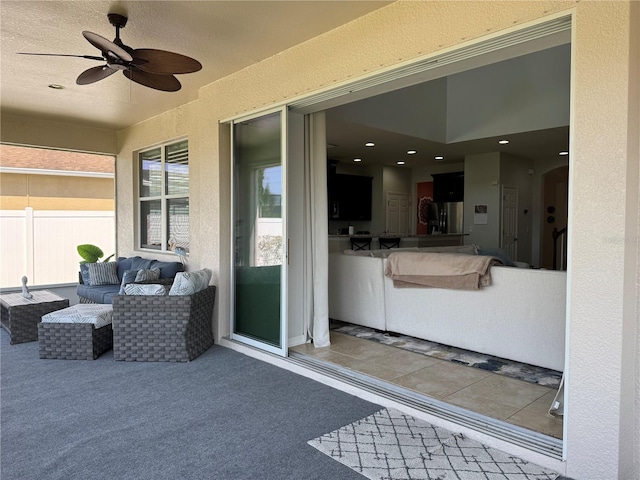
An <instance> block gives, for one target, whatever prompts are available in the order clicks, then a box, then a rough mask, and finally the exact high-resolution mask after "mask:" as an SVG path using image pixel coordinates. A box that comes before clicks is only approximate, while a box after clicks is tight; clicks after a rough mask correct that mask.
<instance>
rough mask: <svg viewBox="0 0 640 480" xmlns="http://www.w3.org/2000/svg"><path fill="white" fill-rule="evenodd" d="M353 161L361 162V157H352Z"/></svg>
mask: <svg viewBox="0 0 640 480" xmlns="http://www.w3.org/2000/svg"><path fill="white" fill-rule="evenodd" d="M353 161H354V162H361V161H362V159H361V158H354V159H353Z"/></svg>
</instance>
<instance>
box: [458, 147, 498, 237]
mask: <svg viewBox="0 0 640 480" xmlns="http://www.w3.org/2000/svg"><path fill="white" fill-rule="evenodd" d="M500 195H501V192H500V152H489V153H478V154H475V155H467V156H466V157H465V160H464V233H465V234H466V236H465V237H464V243H465V245H471V244H475V245H480V246H481V247H485V248H495V247H498V246H500ZM475 205H486V206H487V224H486V225H483V224H475V223H474V211H475Z"/></svg>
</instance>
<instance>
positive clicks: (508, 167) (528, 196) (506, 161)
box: [500, 153, 533, 264]
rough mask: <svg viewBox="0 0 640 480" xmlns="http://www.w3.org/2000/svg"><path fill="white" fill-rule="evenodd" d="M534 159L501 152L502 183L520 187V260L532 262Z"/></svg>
mask: <svg viewBox="0 0 640 480" xmlns="http://www.w3.org/2000/svg"><path fill="white" fill-rule="evenodd" d="M532 167H533V161H532V160H529V159H527V158H522V157H516V156H514V155H508V154H505V153H501V154H500V183H501V185H504V186H513V187H518V233H517V235H518V258H515V259H514V260H518V261H520V262H526V263H529V264H531V258H532V257H531V253H532V252H531V246H532V243H533V242H532V240H533V228H532V227H533V216H532V208H531V207H532V202H533V196H532V186H533V168H532Z"/></svg>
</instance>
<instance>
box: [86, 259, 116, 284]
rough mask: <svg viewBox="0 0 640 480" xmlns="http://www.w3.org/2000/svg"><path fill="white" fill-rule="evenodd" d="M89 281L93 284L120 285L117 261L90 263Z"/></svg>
mask: <svg viewBox="0 0 640 480" xmlns="http://www.w3.org/2000/svg"><path fill="white" fill-rule="evenodd" d="M89 281H90V282H91V285H118V284H119V283H120V279H119V278H118V265H117V264H116V262H102V263H90V264H89Z"/></svg>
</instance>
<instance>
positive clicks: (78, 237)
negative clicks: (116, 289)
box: [0, 208, 116, 288]
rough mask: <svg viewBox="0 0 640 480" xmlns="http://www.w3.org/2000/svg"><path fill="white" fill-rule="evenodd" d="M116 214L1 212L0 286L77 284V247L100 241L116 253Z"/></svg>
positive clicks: (106, 254)
mask: <svg viewBox="0 0 640 480" xmlns="http://www.w3.org/2000/svg"><path fill="white" fill-rule="evenodd" d="M115 236H116V235H115V215H114V212H109V211H81V210H68V211H66V210H65V211H54V210H41V211H36V210H33V209H32V208H26V209H25V210H24V211H23V210H2V211H0V288H10V287H18V286H21V285H22V277H23V276H25V275H26V276H27V277H28V279H29V282H28V285H29V286H30V287H31V286H38V285H57V284H64V283H77V282H78V270H79V263H80V260H82V259H81V258H80V255H78V251H77V250H76V247H77V246H78V245H80V244H83V243H91V244H93V245H97V246H98V247H100V248H101V249H102V251H103V252H104V253H105V257H107V256H109V255H111V254H112V253H115V244H116V242H115Z"/></svg>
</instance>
